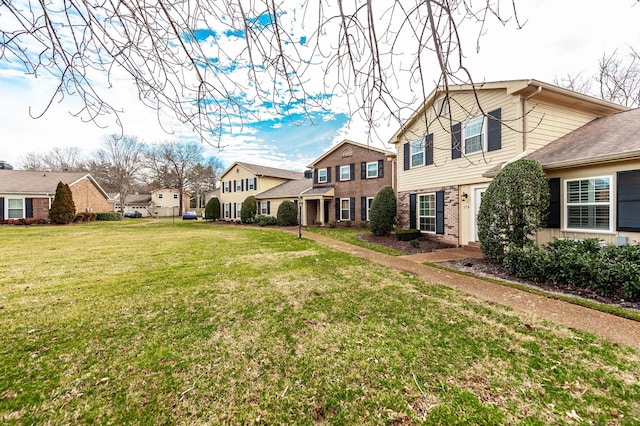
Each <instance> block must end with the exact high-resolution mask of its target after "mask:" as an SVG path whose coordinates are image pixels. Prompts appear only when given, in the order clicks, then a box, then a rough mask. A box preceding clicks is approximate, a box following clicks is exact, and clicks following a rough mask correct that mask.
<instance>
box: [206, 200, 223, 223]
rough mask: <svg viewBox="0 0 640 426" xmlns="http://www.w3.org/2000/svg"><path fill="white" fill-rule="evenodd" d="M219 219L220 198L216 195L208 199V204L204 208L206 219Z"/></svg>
mask: <svg viewBox="0 0 640 426" xmlns="http://www.w3.org/2000/svg"><path fill="white" fill-rule="evenodd" d="M218 219H220V200H218V199H217V198H215V197H214V198H212V199H210V200H209V201H207V205H206V207H205V208H204V220H218Z"/></svg>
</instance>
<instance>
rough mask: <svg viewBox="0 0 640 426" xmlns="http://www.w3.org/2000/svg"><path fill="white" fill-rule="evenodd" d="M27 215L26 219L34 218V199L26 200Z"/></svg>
mask: <svg viewBox="0 0 640 426" xmlns="http://www.w3.org/2000/svg"><path fill="white" fill-rule="evenodd" d="M24 204H25V210H26V212H25V213H26V214H25V215H24V217H33V198H25V199H24Z"/></svg>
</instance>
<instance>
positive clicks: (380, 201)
mask: <svg viewBox="0 0 640 426" xmlns="http://www.w3.org/2000/svg"><path fill="white" fill-rule="evenodd" d="M396 214H397V206H396V193H395V192H394V191H393V188H392V187H391V186H388V185H387V186H383V187H382V188H380V190H379V191H378V193H377V194H376V196H375V197H374V198H373V201H372V202H371V211H370V212H369V215H370V220H369V229H371V232H372V233H373V235H387V234H389V233H390V232H391V231H392V230H393V228H394V226H395V224H396Z"/></svg>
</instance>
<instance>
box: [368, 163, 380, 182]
mask: <svg viewBox="0 0 640 426" xmlns="http://www.w3.org/2000/svg"><path fill="white" fill-rule="evenodd" d="M372 164H373V165H375V166H376V174H375V176H374V175H371V176H369V166H370V165H372ZM366 167H367V179H377V178H378V162H377V161H371V162H369V163H367V165H366Z"/></svg>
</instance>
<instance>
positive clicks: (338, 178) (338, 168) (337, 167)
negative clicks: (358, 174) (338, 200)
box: [336, 166, 342, 182]
mask: <svg viewBox="0 0 640 426" xmlns="http://www.w3.org/2000/svg"><path fill="white" fill-rule="evenodd" d="M341 177H342V176H340V166H336V182H339V181H340V178H341Z"/></svg>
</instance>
